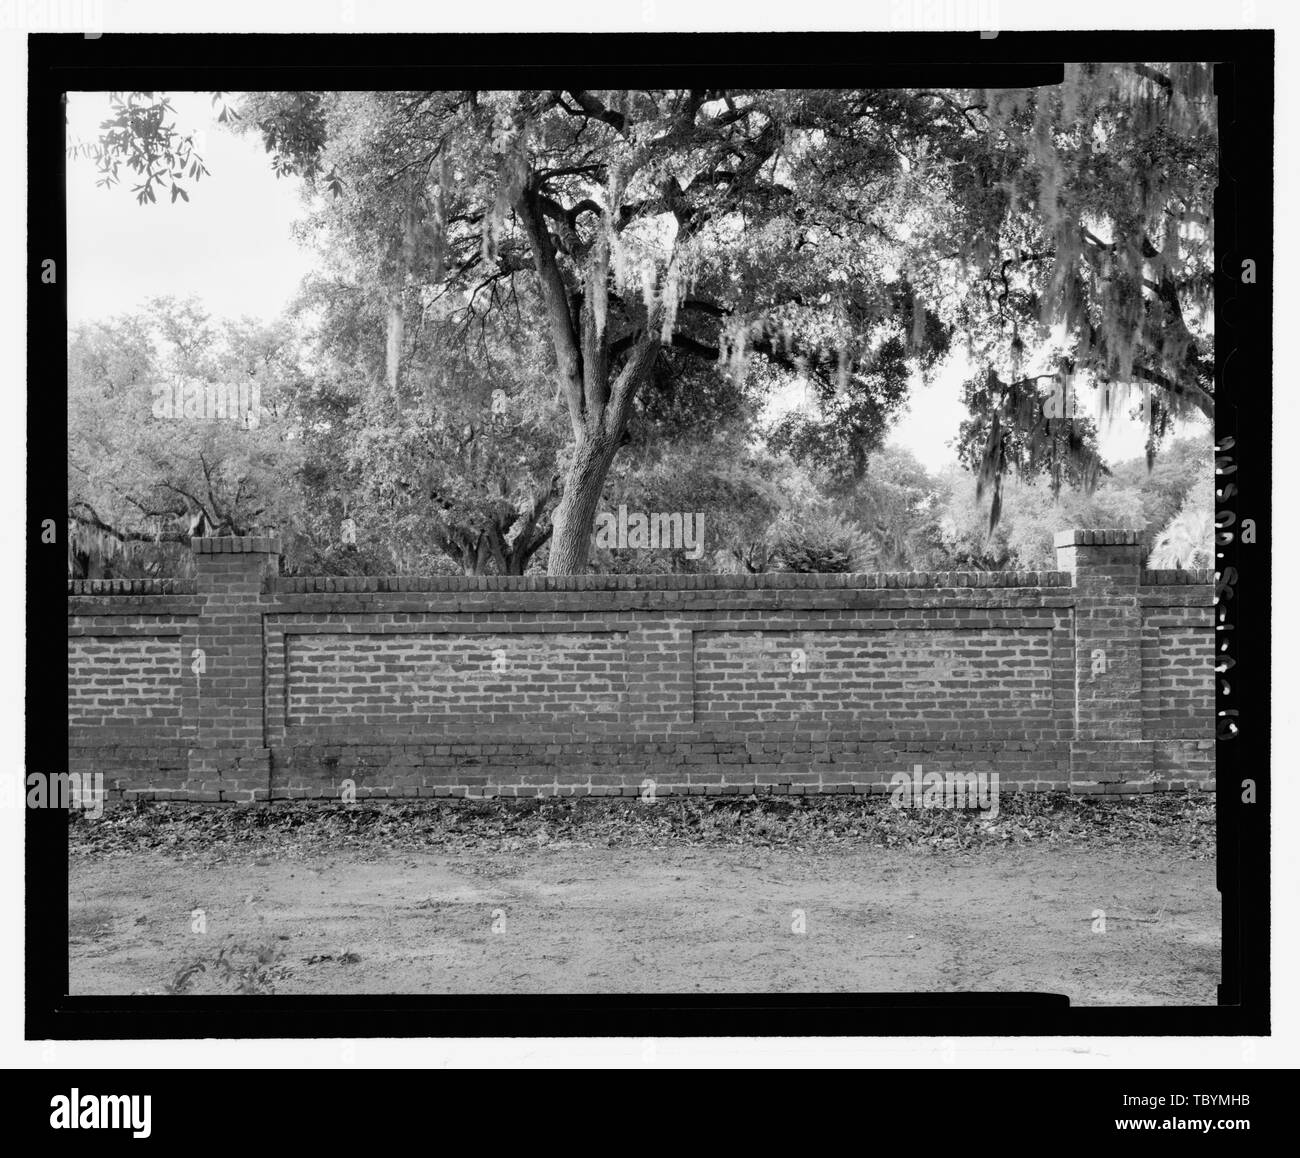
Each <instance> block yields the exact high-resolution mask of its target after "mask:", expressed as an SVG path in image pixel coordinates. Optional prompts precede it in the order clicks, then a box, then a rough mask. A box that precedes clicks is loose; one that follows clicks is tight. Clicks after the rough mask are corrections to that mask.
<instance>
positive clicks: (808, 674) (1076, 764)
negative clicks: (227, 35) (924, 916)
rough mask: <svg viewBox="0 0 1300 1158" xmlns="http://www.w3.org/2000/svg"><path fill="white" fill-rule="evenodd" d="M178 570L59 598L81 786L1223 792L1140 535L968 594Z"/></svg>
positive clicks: (333, 792) (1198, 626)
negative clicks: (177, 574)
mask: <svg viewBox="0 0 1300 1158" xmlns="http://www.w3.org/2000/svg"><path fill="white" fill-rule="evenodd" d="M194 550H195V556H196V558H195V562H196V573H197V577H196V579H195V580H194V581H193V582H192V583H183V582H180V581H162V582H157V583H145V582H142V581H136V582H132V583H115V584H112V585H107V584H90V583H86V582H84V581H82V582H77V583H70V584H69V621H68V622H69V667H68V670H69V697H70V716H71V733H72V746H73V751H72V753H71V757H72V763H71V765H70V767H71V769H72V770H74V771H75V770H82V771H92V770H98V771H104V772H105V773H106V776H105V779H106V783H108V784H112V785H114V790H115V791H116V792H117V793H118V794H122V795H127V796H137V795H144V796H153V797H158V798H174V799H195V800H243V801H250V800H263V799H268V798H272V799H274V798H284V799H290V798H311V797H321V798H334V799H337V798H338V796H339V793H340V791H341V790H342V787H343V784H344V781H351V783H352V784H353V785H354V786H355V790H356V793H357V795H358V797H361V796H452V795H459V796H465V795H473V796H479V795H489V796H490V795H506V796H517V795H528V796H535V795H539V794H552V793H555V794H568V795H577V794H592V795H611V794H613V795H620V794H621V795H628V796H632V795H637V794H639V793H641V792H642V791H643V786H644V785H645V784H646V782H647V781H653V782H654V785H655V791H656V793H657V794H670V793H685V794H696V795H734V794H749V793H753V792H760V793H768V792H773V793H776V792H779V793H793V794H803V793H810V792H858V793H869V792H885V791H887V790H888V788H889V782H890V778H891V776H893V775H894V773H896V772H900V771H907V772H910V770H911V768H912V766H913V765H915V764H922V765H923V766H924V767H925V769H926V771H938V772H946V771H954V772H981V771H982V772H997V773H998V774H999V777H1000V784H1001V786H1002V787H1003V788H1004V789H1007V788H1032V789H1038V790H1046V789H1070V790H1072V791H1076V792H1083V793H1095V794H1107V793H1113V792H1146V791H1155V790H1162V789H1169V788H1181V787H1191V786H1198V787H1212V786H1213V782H1214V755H1213V747H1212V741H1213V709H1214V680H1213V631H1212V624H1211V614H1212V612H1211V609H1212V605H1213V582H1212V580H1213V576H1212V575H1211V574H1209V573H1187V572H1160V571H1144V570H1143V569H1142V567H1141V558H1140V548H1139V546H1138V544H1137V541H1136V536H1135V535H1134V534H1133V533H1132V532H1123V531H1072V532H1065V533H1063V534H1062V535H1060V536H1058V540H1057V552H1058V564H1059V567H1060V569H1059V570H1057V571H1045V572H1037V571H1035V572H999V573H979V574H972V573H956V572H954V573H907V574H890V575H787V574H770V575H744V576H732V575H727V576H713V575H678V576H673V575H652V576H629V575H582V576H568V577H563V578H558V579H552V578H548V577H540V576H539V577H534V576H526V577H522V578H519V577H509V578H506V577H500V578H498V577H491V578H486V577H454V578H448V577H426V578H418V577H405V576H402V577H386V578H350V577H340V578H329V577H318V578H297V577H295V578H281V577H279V576H278V575H277V574H276V570H277V567H278V543H277V542H276V541H275V540H273V539H267V538H246V539H220V540H218V539H196V540H195V541H194ZM105 588H108V589H105ZM196 649H198V654H201V655H202V657H203V660H204V670H203V671H202V672H201V673H197V672H195V671H194V670H193V661H192V656H194V655H195V654H196Z"/></svg>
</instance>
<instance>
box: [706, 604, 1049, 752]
mask: <svg viewBox="0 0 1300 1158" xmlns="http://www.w3.org/2000/svg"><path fill="white" fill-rule="evenodd" d="M694 668H695V721H696V723H698V724H749V723H763V722H772V723H779V722H787V721H793V722H801V723H807V722H818V723H824V724H826V725H828V726H833V727H836V728H839V729H842V728H850V727H851V728H853V729H855V730H858V731H860V732H861V734H862V736H863V738H865V739H874V738H889V739H900V740H911V739H931V738H933V739H945V738H952V739H955V738H958V737H959V736H964V737H967V738H971V739H976V738H979V739H995V738H1010V737H1013V736H1016V737H1021V736H1029V735H1033V734H1041V733H1053V734H1054V733H1055V731H1056V725H1055V712H1054V699H1053V668H1052V633H1051V629H1050V628H1047V627H1043V628H1037V627H1035V628H1009V629H998V630H955V631H954V630H930V631H926V630H919V631H918V630H887V629H868V630H852V629H849V630H836V631H801V632H778V631H750V632H716V631H702V632H696V633H695V651H694Z"/></svg>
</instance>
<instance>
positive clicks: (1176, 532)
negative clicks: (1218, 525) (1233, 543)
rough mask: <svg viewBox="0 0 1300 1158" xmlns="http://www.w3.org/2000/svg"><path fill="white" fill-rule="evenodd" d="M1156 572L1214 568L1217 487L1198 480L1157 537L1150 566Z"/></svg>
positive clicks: (1210, 479)
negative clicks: (1176, 569) (1215, 492)
mask: <svg viewBox="0 0 1300 1158" xmlns="http://www.w3.org/2000/svg"><path fill="white" fill-rule="evenodd" d="M1147 565H1148V566H1149V567H1154V568H1156V569H1170V570H1172V569H1175V568H1180V569H1182V570H1195V569H1196V568H1198V567H1213V566H1214V483H1213V480H1212V478H1210V477H1206V478H1202V479H1198V480H1197V482H1196V485H1195V486H1193V487H1192V488H1191V489H1190V490H1189V491H1188V492H1187V495H1186V497H1185V498H1184V499H1183V502H1182V505H1181V506H1180V507H1179V508H1178V513H1177V514H1176V515H1174V517H1173V518H1172V519H1170V520H1169V522H1168V523H1166V524H1165V525H1164V527H1163V528H1162V529H1161V531H1160V534H1159V535H1157V536H1156V541H1155V546H1154V547H1153V548H1152V551H1151V558H1150V560H1149V562H1148V564H1147Z"/></svg>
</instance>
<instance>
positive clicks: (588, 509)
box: [546, 432, 622, 575]
mask: <svg viewBox="0 0 1300 1158" xmlns="http://www.w3.org/2000/svg"><path fill="white" fill-rule="evenodd" d="M621 437H622V435H621V432H620V433H615V434H610V433H607V432H601V433H600V434H591V433H590V432H588V433H585V434H584V436H583V437H582V438H581V439H580V440H579V442H578V445H577V447H576V448H575V450H574V454H573V461H572V462H571V463H570V464H569V469H568V471H567V472H566V474H565V476H564V497H563V498H561V499H560V505H559V506H558V507H557V508H556V511H555V519H554V526H555V533H554V535H553V536H552V538H551V556H550V561H549V563H548V565H547V568H546V573H547V574H548V575H577V574H580V573H581V572H582V571H584V570H585V569H586V567H587V563H588V559H589V555H590V551H591V532H592V528H593V525H594V524H595V521H596V510H597V508H598V507H599V506H600V496H601V494H602V492H603V491H604V489H605V477H606V476H607V475H608V474H609V468H610V465H611V464H612V463H613V461H614V455H615V454H616V453H617V451H618V444H619V441H620V439H621Z"/></svg>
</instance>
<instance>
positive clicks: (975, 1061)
mask: <svg viewBox="0 0 1300 1158" xmlns="http://www.w3.org/2000/svg"><path fill="white" fill-rule="evenodd" d="M76 7H77V6H76V4H73V3H70V2H68V0H50V3H49V4H48V5H47V8H48V10H51V11H68V10H70V9H73V10H75V9H76ZM558 7H559V6H557V5H547V6H545V7H542V6H539V5H536V4H534V3H532V2H531V0H493V3H492V4H491V5H481V6H460V7H459V8H458V9H456V8H453V9H452V10H451V11H448V10H446V9H445V8H440V9H436V10H433V9H423V8H421V7H420V6H418V5H416V4H399V3H377V2H367V0H339V2H338V3H337V4H336V5H326V4H321V3H313V2H311V0H290V2H283V3H279V4H276V5H275V6H273V7H272V6H268V4H267V3H266V0H226V3H223V4H221V5H211V6H206V7H202V8H199V7H195V8H192V9H186V8H183V7H181V6H179V5H176V4H174V3H169V2H165V0H131V2H130V3H118V2H115V0H102V2H101V3H98V4H96V3H94V2H93V0H87V3H86V4H84V5H83V9H84V10H85V11H87V12H89V13H91V16H92V18H93V19H94V20H95V22H96V23H98V24H101V25H102V28H103V31H104V33H105V34H106V35H112V34H113V33H114V32H132V31H140V32H287V31H302V32H309V31H314V32H379V31H405V32H417V31H418V32H449V31H466V32H470V31H480V32H488V31H543V30H546V31H586V32H595V31H609V32H615V31H621V32H638V31H744V30H749V31H776V30H781V31H803V30H807V31H831V30H864V31H865V30H869V29H873V28H874V29H880V30H901V29H909V28H910V29H918V30H929V31H939V30H956V29H959V28H976V27H979V26H980V25H981V24H983V23H984V17H985V13H986V12H988V11H990V10H992V11H993V12H994V13H995V14H996V21H997V27H998V28H999V29H1030V28H1035V27H1038V28H1042V27H1053V28H1057V29H1062V28H1078V29H1098V28H1105V29H1117V28H1158V27H1167V28H1246V27H1252V28H1274V29H1277V30H1278V41H1277V110H1276V121H1275V123H1276V125H1277V126H1294V124H1295V123H1296V119H1297V117H1300V107H1298V106H1297V101H1296V97H1297V77H1300V37H1297V36H1296V13H1297V8H1296V6H1295V4H1294V3H1293V2H1291V0H1287V2H1285V3H1282V2H1274V0H1259V2H1258V3H1255V2H1252V0H1246V2H1244V3H1239V4H1214V3H1207V2H1205V0H1180V2H1177V3H1171V2H1168V0H1162V2H1160V3H1154V2H1153V3H1147V4H1143V5H1141V6H1140V7H1138V6H1135V5H1133V4H1132V3H1131V0H1090V3H1088V4H1086V5H1070V6H1061V7H1044V6H1043V5H1042V4H1041V3H1039V2H1037V0H1033V2H1030V0H881V2H879V3H877V4H875V5H874V6H867V5H864V4H862V3H861V2H858V3H852V4H848V3H833V2H827V0H802V2H801V3H800V4H798V5H792V4H790V3H788V0H785V2H782V3H776V2H774V0H744V2H741V0H712V2H711V3H710V4H708V5H701V4H699V3H698V2H697V0H621V2H619V0H606V2H605V3H597V2H595V0H586V2H585V3H574V2H572V0H570V2H569V3H568V4H566V5H564V6H563V12H562V14H561V15H559V16H557V15H556V13H557V8H558ZM40 9H41V5H40V4H39V3H36V2H33V0H0V78H3V80H0V84H2V85H3V97H4V106H3V107H4V109H5V112H4V115H3V116H2V117H0V156H3V157H5V158H7V159H9V161H10V169H9V174H8V176H6V177H5V178H3V179H0V222H3V228H0V307H2V308H0V359H3V363H2V365H0V372H2V374H3V376H2V377H0V381H3V382H4V383H5V386H6V393H5V403H6V405H7V406H8V407H9V409H8V411H7V413H6V415H5V421H4V422H3V423H0V470H3V472H4V473H3V485H0V532H2V537H0V542H3V543H4V544H6V545H7V546H8V558H7V560H6V565H5V566H4V568H3V569H0V607H3V608H4V609H5V614H4V616H3V617H2V618H0V657H2V658H3V667H2V668H0V713H3V715H0V744H2V745H3V753H2V754H0V770H2V771H0V774H3V775H13V776H17V775H18V774H19V772H20V770H21V768H22V735H23V733H22V707H21V705H22V702H23V694H24V690H23V674H24V673H23V657H24V648H23V613H22V611H21V608H22V607H23V606H24V600H23V595H24V592H23V583H24V580H23V575H24V570H23V568H24V550H25V548H24V541H23V535H24V533H25V527H24V512H23V497H22V496H23V493H24V490H25V480H24V477H23V474H22V472H23V465H22V464H23V463H24V461H25V447H24V441H25V429H26V418H25V412H24V402H23V401H20V400H22V399H23V398H24V395H23V392H22V386H21V383H23V382H24V381H25V362H24V351H25V346H26V337H25V318H26V313H25V311H26V295H25V286H24V277H25V271H24V261H25V253H24V248H25V238H26V225H25V222H26V186H25V182H24V180H23V179H22V178H21V177H20V176H19V170H20V169H24V170H25V157H26V73H27V65H26V42H25V37H24V36H23V35H22V34H21V29H20V30H19V31H18V32H15V31H14V28H15V24H16V23H19V22H21V21H23V20H26V21H27V22H28V25H29V26H30V24H31V23H33V22H34V19H35V18H34V16H33V15H32V14H33V13H35V12H37V11H38V10H40ZM543 13H544V14H545V17H546V18H545V21H544V22H543V20H542V14H543ZM1047 22H1050V23H1047ZM1276 143H1277V154H1276V164H1277V187H1276V190H1275V204H1280V205H1284V206H1290V205H1293V204H1296V203H1297V200H1300V187H1298V183H1297V149H1298V147H1300V140H1298V138H1297V134H1295V132H1294V131H1288V132H1282V133H1280V134H1279V135H1277V137H1276ZM24 175H25V174H24ZM1294 221H1295V218H1294V215H1293V214H1290V213H1287V214H1283V215H1281V216H1279V217H1277V218H1276V230H1277V235H1276V250H1275V253H1276V268H1277V269H1278V270H1280V271H1282V270H1290V269H1300V254H1298V253H1297V229H1296V227H1295V224H1294ZM1295 286H1296V283H1294V282H1291V281H1290V279H1289V278H1287V277H1285V276H1280V277H1279V278H1278V279H1277V285H1276V286H1275V294H1276V297H1275V301H1276V315H1275V316H1276V318H1278V319H1292V318H1295V317H1297V316H1300V301H1298V300H1297V291H1296V288H1295ZM1290 328H1291V327H1288V326H1283V325H1275V339H1274V340H1275V343H1276V347H1277V349H1276V368H1275V372H1274V380H1275V381H1276V382H1278V383H1281V384H1285V387H1284V388H1283V389H1279V390H1277V391H1276V392H1275V395H1274V403H1275V406H1276V428H1277V429H1281V430H1294V429H1296V428H1297V425H1298V424H1300V401H1297V398H1298V396H1300V391H1297V389H1296V388H1295V385H1294V384H1295V383H1296V382H1297V381H1300V376H1297V374H1296V369H1297V366H1296V351H1295V346H1294V345H1293V344H1290V343H1288V342H1287V341H1286V340H1285V339H1286V336H1287V335H1288V333H1289V332H1290ZM1268 386H1269V384H1268V383H1261V384H1260V389H1265V388H1268ZM1298 461H1300V456H1297V455H1295V454H1290V455H1287V454H1281V455H1277V456H1276V459H1275V464H1274V468H1275V480H1276V481H1275V490H1274V496H1275V498H1274V503H1275V512H1276V516H1275V517H1276V518H1277V519H1282V518H1290V517H1291V516H1292V513H1293V512H1294V510H1295V508H1296V504H1295V503H1294V502H1291V503H1288V504H1285V505H1283V504H1281V503H1280V502H1278V497H1279V496H1282V495H1287V496H1294V495H1296V494H1297V493H1300V477H1297V469H1298V468H1297V462H1298ZM1248 514H1249V512H1243V515H1248ZM53 517H59V513H58V512H55V513H54V515H53ZM1262 532H1263V534H1265V535H1268V534H1271V535H1272V543H1273V552H1274V554H1273V560H1274V561H1273V574H1274V576H1275V579H1274V608H1275V616H1274V655H1275V657H1276V658H1277V660H1278V662H1276V663H1275V665H1274V673H1273V687H1274V729H1275V732H1274V734H1275V742H1274V745H1273V750H1274V782H1275V786H1276V787H1275V798H1274V801H1273V805H1272V811H1273V816H1274V817H1275V818H1278V819H1283V818H1286V817H1288V816H1294V815H1296V809H1297V803H1300V778H1297V777H1296V776H1295V775H1293V774H1292V771H1291V767H1290V761H1289V760H1288V759H1287V755H1288V754H1289V753H1290V752H1292V751H1294V741H1295V738H1296V737H1295V723H1294V720H1295V714H1294V712H1292V711H1290V710H1289V708H1290V705H1291V702H1292V697H1291V696H1290V695H1289V694H1288V692H1290V691H1291V690H1293V684H1292V682H1291V681H1285V682H1284V680H1283V676H1284V673H1287V672H1288V670H1289V665H1288V664H1286V663H1284V662H1282V661H1283V659H1284V658H1285V657H1288V656H1289V655H1293V654H1295V652H1296V645H1297V642H1298V640H1297V632H1296V628H1295V622H1294V617H1288V616H1285V615H1281V614H1277V611H1278V609H1283V608H1287V603H1286V602H1285V601H1284V596H1285V592H1284V591H1283V590H1282V587H1283V584H1284V583H1285V580H1286V579H1287V578H1288V577H1289V575H1290V573H1291V571H1292V570H1296V571H1297V574H1300V567H1297V566H1295V564H1296V563H1297V553H1296V547H1295V542H1296V535H1295V534H1294V529H1293V530H1292V531H1288V532H1285V533H1284V532H1283V530H1282V529H1281V527H1280V524H1279V525H1278V527H1277V528H1274V527H1264V528H1262ZM60 638H61V637H60ZM1279 708H1280V709H1281V710H1280V711H1279V710H1278V709H1279ZM1286 835H1287V834H1286V830H1285V828H1283V827H1282V826H1281V825H1279V826H1278V827H1277V829H1276V830H1275V834H1274V839H1273V869H1274V874H1273V970H1272V972H1273V978H1274V989H1273V1001H1274V1010H1273V1028H1274V1033H1273V1036H1272V1037H1271V1038H1262V1039H1190V1038H1148V1039H1131V1038H1050V1039H1041V1038H958V1039H954V1040H944V1039H905V1038H882V1039H859V1038H847V1039H839V1038H826V1039H815V1038H804V1039H763V1038H759V1039H739V1038H731V1039H719V1038H705V1039H658V1040H650V1039H628V1040H617V1039H612V1040H611V1039H601V1040H594V1039H542V1038H539V1039H494V1040H477V1041H464V1042H458V1041H446V1040H396V1039H394V1040H372V1039H362V1040H353V1041H340V1040H301V1041H281V1040H277V1041H256V1042H250V1041H206V1040H205V1041H185V1042H171V1041H167V1042H154V1041H138V1042H57V1043H48V1042H24V1041H23V1040H22V1000H23V998H22V994H23V968H22V903H23V892H22V882H23V860H22V812H21V810H19V809H3V810H0V882H2V883H0V1066H5V1067H22V1068H41V1067H50V1066H58V1067H83V1066H84V1067H109V1068H123V1069H126V1068H132V1067H165V1068H173V1067H174V1068H186V1067H197V1066H204V1067H221V1068H243V1067H249V1066H253V1065H256V1066H269V1067H275V1068H280V1067H289V1068H300V1067H301V1068H327V1069H331V1068H335V1067H349V1066H351V1067H358V1068H365V1067H393V1066H397V1067H420V1068H425V1067H439V1066H448V1065H454V1066H486V1067H521V1068H540V1067H546V1066H553V1065H563V1066H603V1067H619V1068H623V1067H627V1068H633V1069H647V1068H648V1069H654V1068H675V1067H683V1066H690V1067H696V1066H699V1067H706V1068H765V1067H769V1066H775V1065H781V1066H794V1067H825V1066H839V1065H844V1066H865V1067H889V1068H895V1069H906V1068H915V1067H924V1068H929V1067H943V1066H945V1065H948V1066H953V1065H955V1066H979V1067H981V1068H990V1069H1000V1068H1007V1067H1019V1066H1025V1067H1032V1068H1054V1067H1062V1068H1064V1067H1069V1068H1086V1069H1094V1068H1101V1069H1105V1068H1112V1067H1119V1066H1138V1067H1151V1068H1160V1069H1178V1068H1186V1067H1216V1066H1223V1067H1229V1068H1235V1067H1242V1068H1246V1069H1249V1068H1251V1067H1252V1066H1295V1065H1297V1058H1298V1055H1300V1051H1297V1048H1296V1046H1297V1032H1296V1030H1297V1024H1298V1023H1300V1019H1298V1018H1297V1004H1298V1002H1300V997H1298V996H1297V993H1296V987H1295V986H1293V985H1290V984H1289V980H1290V979H1291V978H1294V977H1296V976H1300V953H1297V936H1296V931H1297V920H1296V917H1297V893H1298V892H1300V890H1297V888H1296V883H1297V879H1298V878H1300V841H1296V840H1294V839H1285V837H1286Z"/></svg>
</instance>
